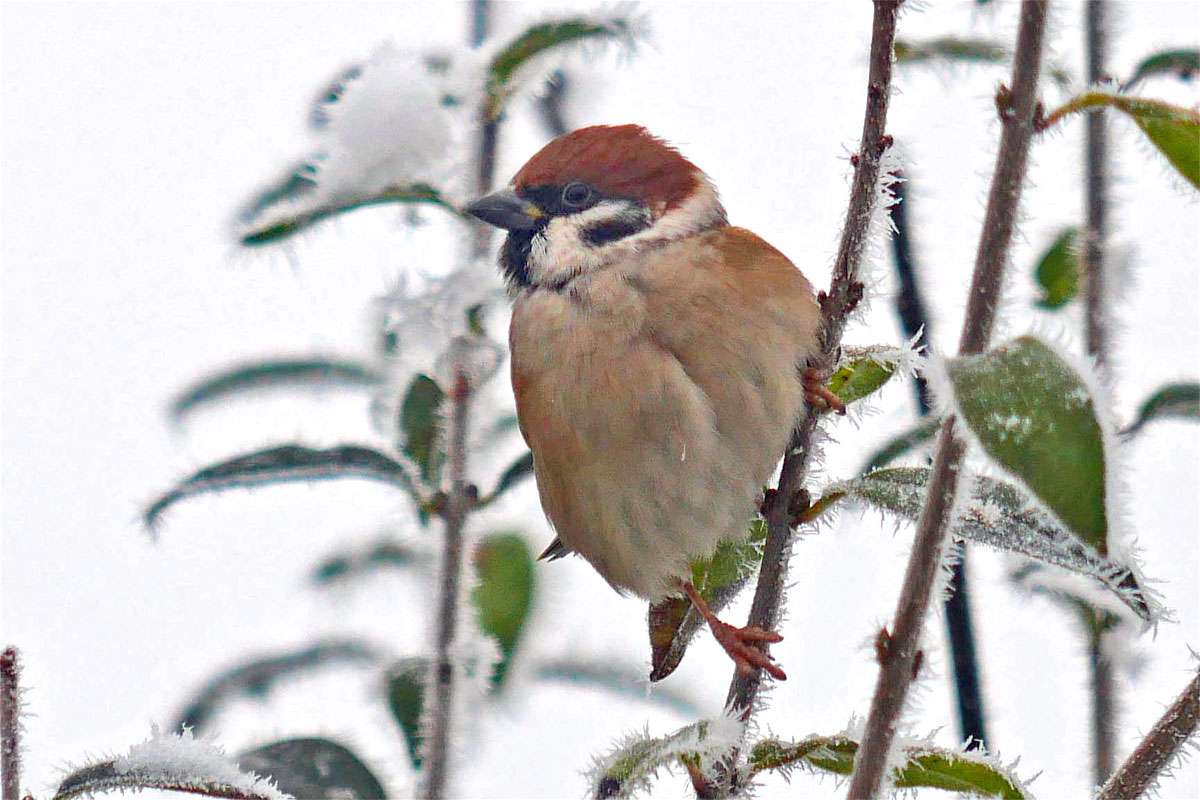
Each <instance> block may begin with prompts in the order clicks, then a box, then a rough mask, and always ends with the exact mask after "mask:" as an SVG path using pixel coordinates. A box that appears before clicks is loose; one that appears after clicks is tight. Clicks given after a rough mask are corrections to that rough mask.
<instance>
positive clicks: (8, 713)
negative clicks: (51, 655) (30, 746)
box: [0, 647, 21, 800]
mask: <svg viewBox="0 0 1200 800" xmlns="http://www.w3.org/2000/svg"><path fill="white" fill-rule="evenodd" d="M20 679H21V660H20V658H19V657H18V655H17V648H15V647H8V648H5V650H4V652H3V653H0V772H3V773H4V781H3V786H2V787H0V798H2V800H17V798H19V797H20V796H21V685H20Z"/></svg>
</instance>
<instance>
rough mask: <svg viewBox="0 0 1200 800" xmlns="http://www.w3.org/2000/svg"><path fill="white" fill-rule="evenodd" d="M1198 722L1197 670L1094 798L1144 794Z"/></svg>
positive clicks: (1127, 799)
mask: <svg viewBox="0 0 1200 800" xmlns="http://www.w3.org/2000/svg"><path fill="white" fill-rule="evenodd" d="M1198 722H1200V673H1197V674H1196V675H1195V677H1193V678H1192V680H1191V682H1190V683H1188V685H1187V687H1185V688H1184V690H1183V693H1182V694H1181V695H1179V697H1177V698H1176V699H1175V702H1174V703H1172V704H1171V707H1170V708H1168V709H1167V711H1166V713H1165V714H1163V715H1162V717H1161V718H1160V719H1159V720H1158V722H1156V723H1154V727H1153V728H1151V729H1150V733H1148V734H1146V738H1145V739H1143V740H1142V743H1141V744H1139V745H1138V746H1137V747H1136V748H1134V751H1133V752H1132V753H1130V754H1129V758H1127V759H1126V760H1125V763H1124V764H1122V765H1121V768H1120V769H1118V770H1117V771H1116V772H1115V773H1113V776H1112V777H1111V778H1109V779H1108V782H1107V783H1105V784H1104V786H1103V787H1101V789H1100V793H1099V794H1098V795H1096V800H1134V798H1137V797H1141V796H1142V795H1143V794H1145V793H1146V792H1147V791H1148V790H1149V789H1150V787H1151V786H1153V785H1154V782H1155V781H1156V780H1157V779H1158V776H1159V774H1160V773H1162V771H1163V770H1164V769H1165V768H1166V767H1167V765H1168V764H1170V763H1171V761H1172V760H1173V759H1174V758H1175V757H1176V756H1177V755H1178V754H1179V752H1180V751H1181V750H1183V746H1184V745H1185V744H1186V743H1187V741H1188V739H1190V738H1191V737H1192V736H1194V735H1195V734H1196V726H1197V723H1198Z"/></svg>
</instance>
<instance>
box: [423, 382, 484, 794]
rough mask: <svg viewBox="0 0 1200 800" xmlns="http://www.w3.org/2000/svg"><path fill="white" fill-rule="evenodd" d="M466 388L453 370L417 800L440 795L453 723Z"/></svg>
mask: <svg viewBox="0 0 1200 800" xmlns="http://www.w3.org/2000/svg"><path fill="white" fill-rule="evenodd" d="M471 390H472V386H471V383H470V381H468V380H467V376H466V374H465V373H464V372H463V371H462V370H461V368H460V369H458V370H456V373H455V376H454V386H453V388H452V389H451V391H450V403H451V409H450V429H449V446H448V457H449V461H450V464H449V466H450V493H449V495H448V496H447V498H446V503H445V506H444V507H443V509H442V512H441V515H442V520H443V521H444V522H445V530H444V531H443V533H442V536H443V540H442V559H441V564H440V570H441V572H440V575H441V580H440V585H439V586H438V610H437V633H436V634H435V640H434V657H433V669H432V671H431V675H430V692H429V700H428V712H427V717H426V721H425V728H426V730H427V731H428V734H427V736H426V737H425V743H424V753H423V756H422V762H423V767H422V773H423V775H422V781H423V783H422V786H421V792H420V796H421V797H422V798H430V800H432V799H433V798H440V797H445V795H446V783H447V780H448V778H449V767H450V764H449V761H450V751H451V730H450V728H451V726H452V725H453V724H454V719H453V717H454V715H453V708H454V692H455V689H456V688H457V687H456V686H455V674H456V673H455V664H454V653H453V649H454V643H455V638H456V636H457V634H458V631H457V628H458V622H459V604H460V601H461V599H462V580H463V550H464V548H463V528H464V526H465V523H466V519H467V515H468V514H469V513H470V507H471V503H472V498H471V497H470V496H469V495H468V492H467V479H466V472H467V424H468V419H469V417H468V410H469V407H470V400H471Z"/></svg>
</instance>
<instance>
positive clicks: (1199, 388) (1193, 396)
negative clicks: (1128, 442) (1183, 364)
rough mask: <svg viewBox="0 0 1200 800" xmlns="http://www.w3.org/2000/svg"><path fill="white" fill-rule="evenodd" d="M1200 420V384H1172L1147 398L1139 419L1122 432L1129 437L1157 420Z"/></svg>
mask: <svg viewBox="0 0 1200 800" xmlns="http://www.w3.org/2000/svg"><path fill="white" fill-rule="evenodd" d="M1169 418H1176V419H1200V383H1170V384H1167V385H1166V386H1163V387H1161V388H1160V389H1159V390H1158V391H1156V392H1155V393H1154V394H1152V395H1150V396H1149V397H1147V398H1146V400H1145V402H1143V403H1142V407H1141V408H1139V409H1138V415H1137V419H1136V420H1134V422H1133V424H1132V425H1130V426H1129V427H1128V428H1126V429H1125V430H1124V431H1122V433H1123V434H1125V435H1128V434H1131V433H1136V432H1137V431H1139V430H1141V429H1142V426H1144V425H1145V424H1146V423H1147V422H1151V421H1153V420H1156V419H1169Z"/></svg>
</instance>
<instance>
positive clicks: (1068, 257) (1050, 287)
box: [1034, 227, 1079, 309]
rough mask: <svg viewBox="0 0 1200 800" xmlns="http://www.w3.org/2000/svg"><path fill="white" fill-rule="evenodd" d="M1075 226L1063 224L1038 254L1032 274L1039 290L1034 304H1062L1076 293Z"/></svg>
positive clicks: (1076, 246)
mask: <svg viewBox="0 0 1200 800" xmlns="http://www.w3.org/2000/svg"><path fill="white" fill-rule="evenodd" d="M1078 242H1079V229H1078V228H1074V227H1072V228H1064V229H1063V230H1062V231H1060V232H1059V234H1058V236H1056V237H1055V239H1054V242H1053V244H1051V245H1050V247H1049V249H1047V250H1046V252H1045V253H1043V254H1042V257H1041V259H1039V260H1038V265H1037V267H1036V269H1035V270H1034V278H1035V279H1036V280H1037V284H1038V286H1039V287H1040V288H1041V290H1042V296H1041V297H1040V298H1038V300H1037V305H1038V306H1040V307H1041V308H1045V309H1056V308H1062V307H1063V306H1064V305H1066V304H1067V303H1068V302H1070V300H1071V299H1072V298H1074V297H1075V295H1076V294H1078V293H1079V251H1078V247H1079V244H1078Z"/></svg>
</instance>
